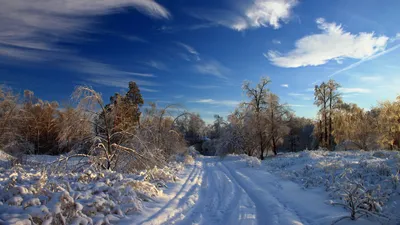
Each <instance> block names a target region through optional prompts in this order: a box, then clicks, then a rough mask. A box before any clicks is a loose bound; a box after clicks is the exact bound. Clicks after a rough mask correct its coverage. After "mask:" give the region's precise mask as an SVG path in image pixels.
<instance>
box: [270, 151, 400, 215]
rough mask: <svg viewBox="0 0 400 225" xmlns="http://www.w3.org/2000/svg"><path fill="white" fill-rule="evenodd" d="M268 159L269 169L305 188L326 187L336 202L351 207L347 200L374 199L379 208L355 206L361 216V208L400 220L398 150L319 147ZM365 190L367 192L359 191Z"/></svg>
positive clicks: (367, 213)
mask: <svg viewBox="0 0 400 225" xmlns="http://www.w3.org/2000/svg"><path fill="white" fill-rule="evenodd" d="M267 160H268V161H267V163H266V164H265V165H266V166H267V169H268V170H270V171H272V172H275V173H277V174H279V175H281V176H282V177H285V178H288V179H290V180H292V181H294V182H297V183H299V184H301V185H303V186H304V188H317V187H324V188H325V190H326V191H328V193H329V195H330V196H331V198H332V200H333V201H334V202H337V203H341V204H345V205H348V206H349V204H350V203H349V202H348V201H345V200H344V199H346V198H347V199H349V198H353V197H355V196H358V197H360V198H361V200H359V202H360V203H363V204H364V200H365V201H368V202H371V201H375V203H376V206H374V207H376V209H375V208H373V207H372V206H371V207H370V208H368V209H363V208H361V209H358V208H354V210H353V209H352V210H353V212H355V211H357V210H358V211H357V213H356V214H357V215H358V216H360V213H363V212H361V211H362V210H366V211H368V210H370V211H368V212H366V213H364V214H362V215H369V214H371V213H372V214H376V213H379V214H382V215H388V217H389V218H390V219H391V220H394V221H397V222H400V218H397V217H394V215H395V214H396V211H398V210H399V206H398V205H397V204H396V202H397V201H398V199H400V190H399V189H400V188H399V186H400V183H399V181H400V179H399V168H400V156H399V153H398V152H394V151H371V152H365V151H335V152H331V151H320V150H317V151H303V152H299V153H287V154H283V155H280V156H278V157H274V158H270V159H267ZM354 182H356V183H357V185H356V184H355V183H354ZM360 185H361V186H360ZM355 189H356V190H355ZM362 190H364V192H365V193H363V194H359V193H361V191H362ZM356 194H359V195H356ZM349 195H351V196H350V197H349ZM346 196H347V197H346ZM375 203H374V204H375ZM378 206H379V207H378ZM349 207H350V206H349ZM360 207H361V206H360ZM363 207H364V206H363ZM350 208H351V207H350ZM360 210H361V211H360ZM374 210H375V211H374ZM357 215H356V216H355V217H357ZM379 217H380V216H379Z"/></svg>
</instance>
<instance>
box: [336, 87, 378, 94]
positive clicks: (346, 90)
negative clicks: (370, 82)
mask: <svg viewBox="0 0 400 225" xmlns="http://www.w3.org/2000/svg"><path fill="white" fill-rule="evenodd" d="M339 91H340V92H342V93H344V94H352V93H359V94H366V93H371V90H370V89H366V88H339Z"/></svg>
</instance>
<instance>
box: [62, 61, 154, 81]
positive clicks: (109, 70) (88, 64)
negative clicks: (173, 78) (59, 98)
mask: <svg viewBox="0 0 400 225" xmlns="http://www.w3.org/2000/svg"><path fill="white" fill-rule="evenodd" d="M66 65H67V67H68V69H71V70H75V71H77V72H80V73H86V74H93V75H102V76H113V75H120V76H139V77H155V76H154V75H153V74H149V73H137V72H128V71H123V70H119V69H115V68H114V67H113V66H111V65H109V64H105V63H100V62H95V61H92V60H88V59H84V58H80V57H70V58H69V62H68V63H66Z"/></svg>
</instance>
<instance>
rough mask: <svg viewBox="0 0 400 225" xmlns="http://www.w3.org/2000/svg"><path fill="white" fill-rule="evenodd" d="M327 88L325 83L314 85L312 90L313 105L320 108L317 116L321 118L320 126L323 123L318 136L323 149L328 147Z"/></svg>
mask: <svg viewBox="0 0 400 225" xmlns="http://www.w3.org/2000/svg"><path fill="white" fill-rule="evenodd" d="M329 96H330V95H329V87H328V85H327V84H326V83H325V82H322V84H321V85H319V86H318V85H315V89H314V99H315V101H314V104H315V105H317V106H318V107H320V110H319V115H320V116H321V119H320V124H322V123H323V126H321V127H323V128H322V129H321V130H322V132H323V134H322V135H320V137H321V140H320V143H321V144H322V146H323V147H328V143H329V136H328V118H327V117H328V103H329Z"/></svg>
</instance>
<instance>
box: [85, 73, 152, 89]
mask: <svg viewBox="0 0 400 225" xmlns="http://www.w3.org/2000/svg"><path fill="white" fill-rule="evenodd" d="M85 80H86V81H87V82H90V83H93V84H98V85H102V86H108V87H117V88H124V89H125V88H128V84H129V82H130V81H134V82H136V83H137V84H138V85H139V86H140V88H139V89H140V90H141V91H144V92H158V90H155V89H152V88H148V87H147V86H158V84H156V83H153V82H150V81H145V80H139V79H136V78H132V77H126V76H118V75H117V76H89V77H87V78H86V79H85Z"/></svg>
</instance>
